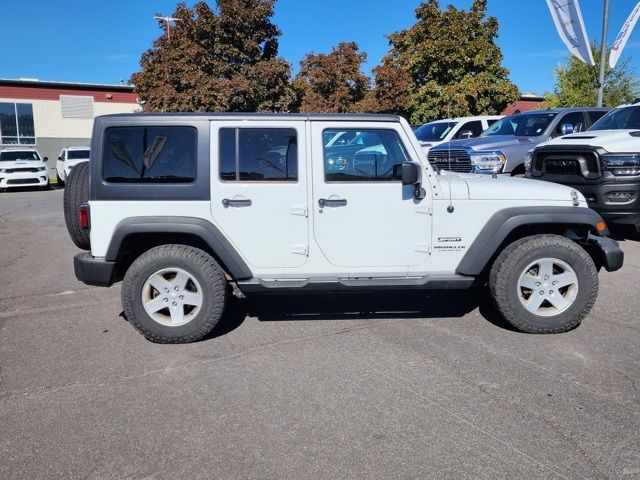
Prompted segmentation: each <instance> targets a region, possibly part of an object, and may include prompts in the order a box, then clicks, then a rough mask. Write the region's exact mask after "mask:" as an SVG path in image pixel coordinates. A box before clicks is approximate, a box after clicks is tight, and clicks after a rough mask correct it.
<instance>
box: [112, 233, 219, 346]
mask: <svg viewBox="0 0 640 480" xmlns="http://www.w3.org/2000/svg"><path fill="white" fill-rule="evenodd" d="M226 293H227V283H226V280H225V277H224V272H223V271H222V269H221V268H220V266H219V265H218V264H217V263H216V261H215V260H214V259H213V258H212V257H211V255H209V254H208V253H206V252H204V251H202V250H200V249H197V248H193V247H189V246H186V245H161V246H159V247H155V248H152V249H151V250H148V251H147V252H145V253H143V254H142V255H140V257H138V258H137V259H136V260H135V261H134V262H133V264H131V266H130V267H129V269H128V270H127V273H126V274H125V276H124V279H123V282H122V306H123V308H124V312H125V315H126V316H127V319H128V320H129V322H130V323H131V324H132V325H133V326H134V327H135V328H136V329H137V330H138V331H139V332H141V333H142V334H143V335H144V336H145V337H146V338H147V339H148V340H151V341H152V342H157V343H188V342H194V341H196V340H200V339H201V338H202V337H204V336H205V335H207V334H208V333H209V332H211V330H213V328H214V327H215V326H216V324H217V323H218V321H219V320H220V318H221V317H222V313H223V311H224V307H225V302H226Z"/></svg>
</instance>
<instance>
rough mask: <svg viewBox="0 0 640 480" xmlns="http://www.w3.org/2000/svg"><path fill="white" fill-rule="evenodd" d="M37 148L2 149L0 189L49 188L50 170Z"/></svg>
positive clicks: (45, 159) (0, 157)
mask: <svg viewBox="0 0 640 480" xmlns="http://www.w3.org/2000/svg"><path fill="white" fill-rule="evenodd" d="M47 160H48V159H47V157H44V159H43V158H41V157H40V154H39V153H38V151H37V150H36V149H35V148H28V147H15V148H3V149H2V150H0V190H5V189H7V188H19V187H40V188H44V189H46V188H49V172H48V170H47V166H46V165H45V163H44V162H46V161H47Z"/></svg>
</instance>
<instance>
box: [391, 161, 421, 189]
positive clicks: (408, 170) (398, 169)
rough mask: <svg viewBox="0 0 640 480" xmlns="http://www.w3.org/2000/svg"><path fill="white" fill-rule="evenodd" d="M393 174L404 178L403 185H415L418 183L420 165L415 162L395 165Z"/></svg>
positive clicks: (401, 178)
mask: <svg viewBox="0 0 640 480" xmlns="http://www.w3.org/2000/svg"><path fill="white" fill-rule="evenodd" d="M393 176H394V177H395V178H399V179H400V180H402V185H415V184H416V183H418V165H417V164H415V163H413V162H404V163H400V164H398V165H394V166H393Z"/></svg>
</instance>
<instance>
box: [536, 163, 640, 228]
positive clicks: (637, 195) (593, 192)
mask: <svg viewBox="0 0 640 480" xmlns="http://www.w3.org/2000/svg"><path fill="white" fill-rule="evenodd" d="M605 175H606V174H605ZM530 178H531V177H530ZM533 178H535V179H536V180H544V181H547V182H554V183H560V184H562V185H566V186H567V187H571V188H575V189H576V190H578V191H579V192H580V193H582V194H583V195H584V197H585V198H586V199H587V203H588V204H589V208H592V209H593V210H595V211H596V212H598V213H599V214H600V215H601V216H602V218H604V219H605V220H606V221H607V222H609V223H626V224H638V223H640V178H639V177H615V176H613V175H606V176H605V177H603V178H601V179H599V181H597V183H596V181H591V182H589V181H588V180H585V179H584V178H581V177H578V176H569V175H545V176H544V177H533ZM622 194H624V195H629V196H630V198H631V200H628V201H620V200H622V199H621V197H620V195H622ZM612 199H614V200H613V201H612ZM615 199H617V200H618V201H615Z"/></svg>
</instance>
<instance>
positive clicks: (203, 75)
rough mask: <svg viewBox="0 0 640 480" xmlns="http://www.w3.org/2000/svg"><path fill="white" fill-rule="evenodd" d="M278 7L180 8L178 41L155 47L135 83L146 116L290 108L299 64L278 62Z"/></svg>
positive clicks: (263, 1) (244, 3) (261, 0)
mask: <svg viewBox="0 0 640 480" xmlns="http://www.w3.org/2000/svg"><path fill="white" fill-rule="evenodd" d="M274 2H275V0H216V5H217V9H216V10H213V9H212V8H211V7H209V5H208V4H207V3H206V2H204V1H199V2H197V3H196V4H195V5H194V6H193V8H189V7H187V6H186V5H185V4H184V3H179V4H178V5H177V6H176V11H175V13H174V14H173V17H175V18H177V19H178V21H177V22H176V23H175V26H173V27H172V28H171V36H170V37H169V36H168V35H167V34H166V33H165V34H164V35H162V36H160V37H159V38H158V39H156V40H155V41H154V43H153V46H152V48H151V49H149V50H147V51H146V52H144V53H143V54H142V57H141V59H140V66H141V67H142V71H140V72H138V73H135V74H134V75H133V76H132V77H131V83H133V84H134V85H135V87H136V92H137V93H138V95H139V96H140V98H141V99H142V100H143V101H144V102H145V103H144V110H146V111H232V112H238V111H247V112H250V111H286V110H288V109H289V108H290V105H291V103H292V101H293V100H294V92H293V90H292V88H291V86H290V79H291V66H290V65H289V63H287V62H286V61H285V60H283V59H281V58H279V57H278V56H277V54H278V37H279V36H280V30H279V29H278V27H277V26H276V25H275V24H273V23H272V22H271V17H272V16H273V5H274ZM160 26H161V27H162V28H165V26H164V22H161V23H160Z"/></svg>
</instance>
